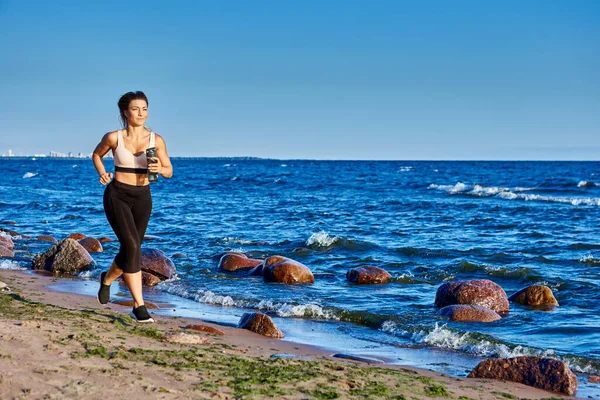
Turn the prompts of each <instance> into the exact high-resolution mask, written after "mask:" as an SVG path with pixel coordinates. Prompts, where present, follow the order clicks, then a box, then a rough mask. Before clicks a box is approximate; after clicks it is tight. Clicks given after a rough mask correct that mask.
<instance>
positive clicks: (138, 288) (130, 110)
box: [92, 92, 173, 322]
mask: <svg viewBox="0 0 600 400" xmlns="http://www.w3.org/2000/svg"><path fill="white" fill-rule="evenodd" d="M118 106H119V112H120V115H121V121H122V122H123V127H124V128H125V129H120V130H118V131H114V132H109V133H107V134H106V135H104V137H102V140H101V141H100V143H99V144H98V146H96V149H95V150H94V153H93V155H92V160H93V161H94V167H96V171H98V175H99V176H100V183H101V184H103V185H106V184H108V186H107V187H106V189H105V190H104V212H105V213H106V218H107V219H108V222H109V223H110V226H111V227H112V229H113V231H114V232H115V234H116V235H117V238H118V239H119V243H120V248H119V253H118V254H117V256H116V257H115V259H114V261H113V263H112V265H111V266H110V268H109V269H108V271H104V272H102V273H101V274H100V289H99V290H98V302H100V304H106V303H108V302H109V300H110V284H111V283H112V282H113V281H114V280H115V279H117V278H118V277H119V276H121V275H123V279H124V280H125V284H126V285H127V287H128V288H129V291H130V292H131V296H132V297H133V310H132V311H131V316H132V317H133V318H135V320H136V321H137V322H154V319H152V317H151V316H150V314H149V313H148V310H147V309H146V306H145V305H144V299H143V297H142V272H141V267H140V257H141V246H142V241H143V240H144V234H145V233H146V227H147V226H148V220H149V219H150V213H151V211H152V196H151V194H150V181H149V180H148V174H149V173H153V174H160V175H161V176H163V177H164V178H170V177H171V176H173V167H172V166H171V160H170V159H169V155H168V154H167V146H166V144H165V141H164V139H163V138H162V137H161V136H160V135H158V134H156V133H154V132H152V131H151V130H150V129H148V128H146V126H145V123H146V119H147V118H148V98H147V97H146V95H145V94H144V93H143V92H128V93H125V94H124V95H123V96H121V98H120V99H119V102H118ZM152 147H155V148H156V158H154V159H150V160H148V159H147V158H146V149H148V148H152ZM109 150H112V154H113V157H114V164H115V174H114V179H112V178H113V174H112V173H110V172H106V170H105V169H104V163H103V162H102V157H104V155H105V154H106V153H108V151H109Z"/></svg>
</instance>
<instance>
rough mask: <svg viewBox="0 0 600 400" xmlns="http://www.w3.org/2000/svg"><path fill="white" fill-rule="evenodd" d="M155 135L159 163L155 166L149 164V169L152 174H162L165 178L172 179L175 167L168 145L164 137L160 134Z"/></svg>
mask: <svg viewBox="0 0 600 400" xmlns="http://www.w3.org/2000/svg"><path fill="white" fill-rule="evenodd" d="M155 135H156V137H155V146H156V156H157V157H158V162H157V163H155V164H148V169H149V170H150V171H151V172H156V173H158V174H161V175H162V176H163V177H164V178H170V177H172V176H173V166H172V165H171V159H170V158H169V154H168V153H167V144H166V143H165V141H164V139H163V138H162V136H160V135H159V134H155Z"/></svg>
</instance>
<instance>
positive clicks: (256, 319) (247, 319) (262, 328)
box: [238, 313, 283, 339]
mask: <svg viewBox="0 0 600 400" xmlns="http://www.w3.org/2000/svg"><path fill="white" fill-rule="evenodd" d="M238 328H242V329H248V330H250V331H252V332H255V333H258V334H260V335H263V336H268V337H272V338H275V339H281V338H282V337H283V332H281V331H280V330H279V328H277V326H276V325H275V323H274V322H273V320H272V319H271V317H269V316H268V315H265V314H263V313H245V314H244V315H242V318H241V319H240V323H239V324H238Z"/></svg>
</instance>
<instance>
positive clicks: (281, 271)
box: [262, 256, 315, 284]
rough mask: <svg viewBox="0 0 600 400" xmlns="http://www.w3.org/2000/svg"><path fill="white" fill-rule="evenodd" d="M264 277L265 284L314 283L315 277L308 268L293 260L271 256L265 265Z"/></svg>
mask: <svg viewBox="0 0 600 400" xmlns="http://www.w3.org/2000/svg"><path fill="white" fill-rule="evenodd" d="M262 275H263V279H264V281H265V282H279V283H288V284H292V283H313V282H314V281H315V277H314V276H313V274H312V272H311V271H310V269H308V267H307V266H306V265H304V264H301V263H299V262H298V261H295V260H292V259H291V258H287V257H282V256H271V257H269V258H267V259H266V260H265V261H264V263H263V269H262Z"/></svg>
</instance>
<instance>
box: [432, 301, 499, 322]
mask: <svg viewBox="0 0 600 400" xmlns="http://www.w3.org/2000/svg"><path fill="white" fill-rule="evenodd" d="M440 315H441V316H443V317H446V318H449V319H450V320H451V321H458V322H493V321H498V320H499V319H502V317H500V315H498V313H497V312H496V311H494V310H490V309H489V308H486V307H482V306H476V305H472V304H453V305H451V306H446V307H444V308H442V309H441V310H440Z"/></svg>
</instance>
